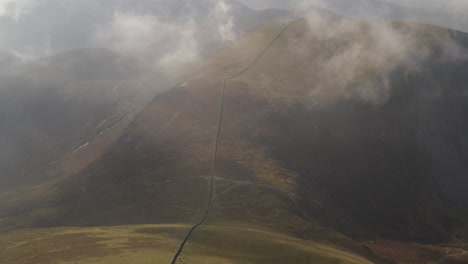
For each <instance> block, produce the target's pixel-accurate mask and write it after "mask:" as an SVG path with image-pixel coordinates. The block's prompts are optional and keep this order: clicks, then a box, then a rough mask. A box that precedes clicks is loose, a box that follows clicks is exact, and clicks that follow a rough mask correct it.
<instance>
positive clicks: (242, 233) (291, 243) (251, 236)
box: [0, 225, 371, 264]
mask: <svg viewBox="0 0 468 264" xmlns="http://www.w3.org/2000/svg"><path fill="white" fill-rule="evenodd" d="M187 228H188V226H182V225H135V226H119V227H94V228H50V229H25V230H19V231H13V232H9V233H6V234H3V235H2V236H0V245H2V247H0V256H1V260H2V263H3V262H4V263H16V264H29V263H37V264H46V263H64V264H65V263H67V264H68V263H122V264H123V263H135V264H144V263H170V261H171V259H172V256H173V254H174V253H175V250H176V249H177V246H178V243H179V240H180V239H181V238H182V237H183V235H184V234H185V232H186V231H187ZM291 261H293V262H294V263H324V264H326V263H330V264H332V263H343V264H345V263H350V264H351V263H356V264H357V263H360V264H367V263H371V262H369V261H367V260H366V259H364V258H361V257H359V256H357V255H354V254H352V253H350V252H347V251H343V250H340V249H337V248H335V247H332V246H329V245H326V244H321V243H315V242H309V241H304V240H299V239H295V238H292V237H288V236H285V235H281V234H277V233H273V232H270V231H264V230H259V229H258V228H255V227H250V228H248V227H224V226H207V227H204V228H203V230H202V231H201V232H199V233H197V235H196V236H195V237H194V240H193V241H192V243H191V244H190V246H189V247H188V248H187V249H186V250H185V251H184V255H183V258H182V259H181V263H231V264H234V263H239V264H240V263H291Z"/></svg>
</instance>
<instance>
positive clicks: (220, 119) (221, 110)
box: [171, 19, 305, 264]
mask: <svg viewBox="0 0 468 264" xmlns="http://www.w3.org/2000/svg"><path fill="white" fill-rule="evenodd" d="M304 20H305V19H298V20H295V21H292V22H290V23H289V24H287V25H286V26H285V27H284V28H283V29H282V30H281V31H280V32H279V33H278V34H277V35H276V37H275V38H274V39H273V40H272V41H270V43H269V44H268V45H267V46H266V47H265V48H264V49H263V50H262V52H260V54H259V55H257V57H256V58H255V60H253V61H252V62H251V63H250V64H249V65H248V66H247V67H245V68H244V69H243V70H241V71H240V72H238V73H236V74H234V75H232V76H230V77H226V78H224V79H223V83H222V87H221V98H220V103H219V116H218V124H217V128H216V136H215V142H214V145H213V158H212V163H211V171H210V178H211V180H210V192H209V196H208V203H207V206H206V208H205V212H204V213H203V216H202V218H201V219H200V221H199V222H198V223H197V224H195V225H194V226H192V228H190V230H189V232H188V233H187V235H186V236H185V238H184V240H183V241H182V243H181V244H180V246H179V248H178V250H177V252H176V254H175V255H174V258H173V259H172V262H171V264H176V262H177V259H178V258H179V256H180V254H181V253H182V251H183V249H184V247H185V245H186V244H187V242H188V240H189V239H190V236H191V235H192V233H193V232H194V231H195V230H196V229H197V228H198V227H200V226H201V225H203V224H204V223H205V220H206V217H207V216H208V212H209V211H210V208H211V204H212V200H213V192H214V189H215V186H214V185H215V181H214V180H215V173H216V159H217V156H218V145H219V138H220V133H221V125H222V123H223V114H224V95H225V90H226V82H227V81H229V80H231V79H234V78H236V77H238V76H239V75H241V74H243V73H245V72H246V71H248V70H249V69H250V68H252V67H253V66H254V65H255V64H256V63H257V62H258V61H259V60H260V59H261V58H262V57H263V55H264V54H265V53H266V52H267V51H268V50H269V49H270V48H271V46H273V44H275V43H276V41H277V40H278V39H279V38H280V37H281V36H282V35H283V33H284V32H285V31H286V30H287V29H288V28H290V27H291V26H292V25H294V24H296V23H298V22H301V21H304Z"/></svg>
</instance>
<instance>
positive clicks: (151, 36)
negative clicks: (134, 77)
mask: <svg viewBox="0 0 468 264" xmlns="http://www.w3.org/2000/svg"><path fill="white" fill-rule="evenodd" d="M188 3H189V2H188ZM208 3H209V4H210V5H209V7H210V8H211V11H210V12H209V13H208V14H209V15H208V16H206V17H204V18H200V17H198V16H197V15H198V14H197V13H196V12H195V11H193V13H190V12H191V11H190V10H189V13H188V14H185V15H184V17H173V18H171V19H169V20H168V19H167V18H166V17H164V16H160V15H158V14H154V13H139V12H116V13H115V14H114V17H113V20H112V21H111V22H110V23H108V24H105V25H101V26H100V27H98V28H97V29H96V31H95V33H94V42H95V43H94V44H95V45H96V46H103V47H110V48H112V49H114V50H115V51H117V52H118V53H120V54H123V55H125V56H128V57H132V58H136V59H138V60H139V61H141V62H144V63H145V65H147V66H151V67H153V68H156V69H162V70H167V71H173V70H175V69H176V68H178V67H179V66H180V67H183V66H185V65H190V64H194V63H197V62H199V61H200V59H202V58H203V55H204V54H206V53H208V52H209V50H210V49H211V48H212V45H214V43H218V44H221V45H222V44H227V43H231V42H234V41H235V40H236V39H237V38H238V34H237V32H236V28H235V25H234V17H233V16H232V14H231V9H230V6H229V5H228V4H226V3H225V2H224V1H209V2H208ZM181 10H183V7H182V8H181Z"/></svg>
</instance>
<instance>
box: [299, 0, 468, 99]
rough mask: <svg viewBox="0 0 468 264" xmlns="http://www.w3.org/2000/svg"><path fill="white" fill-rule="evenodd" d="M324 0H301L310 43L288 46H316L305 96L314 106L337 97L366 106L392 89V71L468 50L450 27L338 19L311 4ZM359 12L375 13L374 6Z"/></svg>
mask: <svg viewBox="0 0 468 264" xmlns="http://www.w3.org/2000/svg"><path fill="white" fill-rule="evenodd" d="M328 4H329V2H327V1H320V0H319V1H300V2H298V3H297V9H296V10H298V11H297V12H298V13H299V16H300V17H304V18H305V19H306V21H307V24H308V35H309V36H308V38H309V44H304V43H292V44H291V45H293V46H292V47H291V49H292V50H295V51H296V52H297V53H298V54H301V53H302V55H304V54H306V53H307V51H308V50H310V49H311V48H312V47H316V46H319V47H320V49H321V51H322V52H321V53H319V54H317V55H316V57H313V60H314V62H312V65H313V66H311V68H310V76H314V77H313V79H310V80H305V82H306V83H308V84H310V87H311V92H310V96H311V98H312V99H313V100H312V101H313V102H315V103H314V104H327V103H331V102H336V101H339V100H342V99H359V100H361V101H364V102H368V103H370V104H376V105H379V104H383V103H385V102H386V101H387V100H388V98H389V95H390V93H391V89H392V80H391V78H392V75H393V73H394V72H395V71H397V70H398V71H402V72H404V73H405V74H406V75H408V74H410V73H416V72H419V71H423V70H424V69H425V64H427V63H429V60H432V61H433V62H437V63H444V62H457V61H463V60H465V59H466V58H467V56H468V53H467V50H466V48H465V47H462V46H461V45H460V43H458V42H457V41H456V40H455V39H453V38H452V37H451V36H450V34H449V31H444V30H443V29H441V28H437V27H433V26H429V25H421V24H417V23H414V22H409V23H398V22H392V21H384V20H381V19H380V20H377V21H372V22H368V21H362V20H353V19H347V18H340V17H338V16H336V15H334V14H332V13H329V12H327V11H325V10H317V9H316V8H315V6H327V5H328ZM361 7H362V8H363V9H361V10H360V12H362V13H366V14H374V13H373V12H372V11H373V10H374V8H375V7H369V9H367V10H366V9H364V6H361Z"/></svg>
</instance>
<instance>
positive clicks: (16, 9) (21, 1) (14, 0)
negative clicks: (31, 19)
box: [0, 0, 41, 20]
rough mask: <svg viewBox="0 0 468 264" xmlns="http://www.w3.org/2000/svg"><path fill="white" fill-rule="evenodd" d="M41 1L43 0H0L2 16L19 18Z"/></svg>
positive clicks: (0, 15) (0, 13)
mask: <svg viewBox="0 0 468 264" xmlns="http://www.w3.org/2000/svg"><path fill="white" fill-rule="evenodd" d="M40 2H41V0H0V17H8V18H11V19H13V20H18V19H20V18H21V16H22V15H24V14H27V13H29V12H30V11H31V10H32V9H33V8H34V6H36V5H38V4H40Z"/></svg>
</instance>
